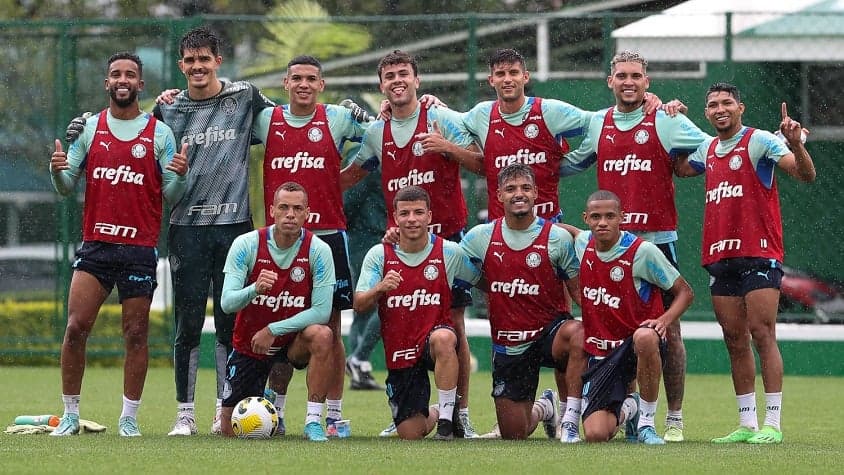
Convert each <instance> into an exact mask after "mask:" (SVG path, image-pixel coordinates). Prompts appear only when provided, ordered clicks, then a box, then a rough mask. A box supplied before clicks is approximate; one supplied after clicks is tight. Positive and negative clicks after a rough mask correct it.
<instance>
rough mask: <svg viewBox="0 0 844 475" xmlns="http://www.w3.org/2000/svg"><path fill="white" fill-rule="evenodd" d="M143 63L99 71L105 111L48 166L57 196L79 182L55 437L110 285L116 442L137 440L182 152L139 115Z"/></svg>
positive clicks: (69, 417) (74, 430)
mask: <svg viewBox="0 0 844 475" xmlns="http://www.w3.org/2000/svg"><path fill="white" fill-rule="evenodd" d="M143 87H144V81H143V65H142V63H141V60H140V58H138V56H137V55H135V54H132V53H128V52H123V53H117V54H114V55H112V56H111V57H110V58H109V59H108V63H107V75H106V79H105V90H106V91H108V95H109V106H108V108H107V109H105V110H103V111H102V112H100V113H99V114H96V115H94V116H92V117H90V118H89V119H88V120H87V123H86V124H85V125H86V133H83V134H81V136H80V139H79V140H76V141H75V142H74V143H73V144H72V145H71V146H70V149H69V150H68V153H67V154H65V153H64V152H63V151H62V147H61V142H60V141H59V140H56V149H55V152H54V153H53V155H52V157H51V159H50V177H51V179H52V181H53V185H54V187H55V188H56V191H58V192H59V193H60V194H62V195H68V194H70V193H71V192H72V191H73V189H74V188H75V186H76V184H77V183H78V182H79V180H80V178H82V176H83V175H84V177H85V184H86V189H85V208H84V212H83V217H82V239H83V243H82V247H81V248H80V249H79V251H77V253H76V260H75V261H74V263H73V268H74V273H73V279H72V280H71V283H70V294H69V296H68V305H67V307H68V320H67V329H66V331H65V336H64V342H63V343H62V354H61V367H62V402H63V403H64V415H63V416H62V419H61V422H60V423H59V426H58V427H56V429H55V430H54V431H53V432H52V435H55V436H65V435H73V434H78V433H79V402H80V394H81V389H82V375H83V373H84V371H85V344H86V342H87V340H88V335H89V334H90V333H91V329H92V328H93V326H94V323H95V322H96V320H97V313H98V312H99V310H100V306H101V305H102V304H103V302H104V301H105V299H106V297H108V296H109V294H110V293H111V290H112V289H113V288H114V286H115V285H117V293H118V296H119V298H120V303H121V304H122V307H123V339H124V343H125V347H126V360H125V361H124V364H123V411H122V412H121V414H120V419H119V421H118V433H119V434H120V435H121V436H127V437H133V436H140V435H141V431H140V429H139V428H138V422H137V418H136V415H137V412H138V407H139V406H140V404H141V393H142V392H143V389H144V381H145V379H146V374H147V364H148V361H149V349H148V346H147V334H148V328H149V307H150V303H151V301H152V294H153V291H154V290H155V287H156V285H157V283H156V281H155V269H156V265H157V262H158V253H157V251H156V250H155V245H156V243H157V242H158V235H159V232H160V229H161V213H162V195H163V196H164V198H165V199H166V200H167V201H168V202H169V203H175V202H177V201H178V200H179V199H180V198H181V196H182V193H184V190H185V179H184V175H185V173H186V172H187V162H186V159H185V148H186V147H185V146H184V145H183V146H182V149H181V151H180V153H175V151H176V141H175V139H174V138H173V132H172V131H171V130H170V128H169V127H167V126H166V125H164V123H162V122H160V121H158V120H156V119H155V118H154V117H152V116H151V115H150V114H147V113H144V112H141V110H140V107H139V105H138V93H139V92H140V91H142V90H143Z"/></svg>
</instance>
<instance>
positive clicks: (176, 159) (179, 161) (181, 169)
mask: <svg viewBox="0 0 844 475" xmlns="http://www.w3.org/2000/svg"><path fill="white" fill-rule="evenodd" d="M165 168H166V169H167V170H170V171H171V172H173V173H175V174H176V175H179V176H185V173H187V172H188V144H186V143H183V144H182V150H180V151H179V152H176V153H174V154H173V159H172V160H170V163H168V164H167V167H165Z"/></svg>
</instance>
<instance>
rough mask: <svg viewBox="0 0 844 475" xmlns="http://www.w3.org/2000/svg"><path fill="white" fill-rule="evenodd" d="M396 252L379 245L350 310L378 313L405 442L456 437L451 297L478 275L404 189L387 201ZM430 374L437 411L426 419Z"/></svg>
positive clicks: (426, 208)
mask: <svg viewBox="0 0 844 475" xmlns="http://www.w3.org/2000/svg"><path fill="white" fill-rule="evenodd" d="M392 204H393V209H394V211H393V220H394V221H395V222H396V224H397V225H398V228H399V240H398V244H397V245H393V244H378V245H375V246H373V247H372V249H370V250H369V252H368V253H367V254H366V257H365V258H364V263H363V265H362V272H361V278H360V279H359V280H358V285H357V289H356V291H355V310H356V311H358V312H361V313H363V312H367V311H369V310H371V309H372V308H373V307H374V306H376V305H377V306H378V315H379V318H380V320H381V335H382V337H383V339H384V352H385V356H386V358H385V359H386V361H387V369H388V376H387V397H388V398H389V403H390V408H391V409H392V413H393V423H394V424H395V425H396V428H397V432H398V436H399V437H401V438H402V439H421V438H423V437H425V435H427V434H428V433H429V432H431V430H432V429H433V427H434V423H435V422H436V424H437V434H436V438H437V439H445V440H450V439H453V438H454V437H461V436H462V435H463V434H462V428H461V427H460V418H459V417H458V418H454V412H453V411H454V408H455V405H456V399H457V373H458V362H457V353H456V347H457V344H458V343H457V336H456V334H455V332H454V329H453V326H452V323H451V312H450V311H449V310H448V309H449V308H451V305H450V303H451V295H452V292H451V289H452V285H453V284H454V282H455V281H457V280H463V281H464V282H477V280H478V279H479V275H478V273H477V269H475V267H474V266H472V265H471V264H470V263H469V261H468V260H467V259H466V258H465V256H464V254H463V252H462V251H461V250H460V247H459V245H458V244H457V243H454V242H452V241H448V240H445V239H443V238H441V237H438V236H436V235H435V234H433V233H430V232H428V229H429V225H430V223H431V220H432V212H431V201H430V197H429V196H428V193H427V192H426V191H425V190H424V189H422V188H421V187H418V186H409V187H405V188H402V189H401V190H400V191H399V192H398V193H395V195H394V196H393V199H392ZM428 370H433V371H434V381H435V384H436V386H437V389H438V401H439V404H438V406H437V410H436V411H434V412H429V410H428V402H429V400H430V396H431V387H430V383H429V381H428Z"/></svg>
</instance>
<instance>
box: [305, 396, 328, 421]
mask: <svg viewBox="0 0 844 475" xmlns="http://www.w3.org/2000/svg"><path fill="white" fill-rule="evenodd" d="M324 407H325V404H323V403H321V402H310V401H308V410H307V412H305V425H308V424H310V423H311V422H316V423H320V421H321V420H322V409H323V408H324Z"/></svg>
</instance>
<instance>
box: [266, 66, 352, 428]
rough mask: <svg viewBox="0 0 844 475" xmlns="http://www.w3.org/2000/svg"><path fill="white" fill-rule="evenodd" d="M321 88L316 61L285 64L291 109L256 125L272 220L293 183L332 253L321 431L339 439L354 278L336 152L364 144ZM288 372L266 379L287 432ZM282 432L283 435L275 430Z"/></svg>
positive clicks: (309, 224)
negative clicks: (277, 200) (330, 345)
mask: <svg viewBox="0 0 844 475" xmlns="http://www.w3.org/2000/svg"><path fill="white" fill-rule="evenodd" d="M324 88H325V80H324V79H323V78H322V64H320V62H319V61H318V60H317V59H316V58H314V57H313V56H297V57H295V58H293V59H292V60H291V61H290V62H289V63H288V64H287V74H286V75H285V77H284V89H285V90H286V91H287V92H288V94H289V98H290V103H289V104H288V105H284V106H277V107H268V108H265V109H264V110H263V111H262V112H261V114H260V115H259V116H258V119H257V120H256V122H255V126H254V128H255V135H256V137H259V138H260V139H261V140H263V141H264V143H265V144H266V152H265V154H264V168H263V177H264V202H265V206H266V209H267V210H268V212H267V213H268V214H267V222H268V223H269V222H270V220H271V218H270V215H269V210H271V209H272V199H273V191H274V190H275V189H276V188H277V187H278V186H279V185H280V184H282V183H285V182H287V181H295V182H297V183H300V184H301V185H302V186H304V187H305V189H306V190H307V191H308V196H310V202H311V204H312V205H311V208H310V209H311V212H310V214H309V216H308V219H307V221H306V223H305V227H306V228H307V229H308V230H309V231H312V232H314V233H315V234H317V235H318V236H320V239H322V240H323V241H324V242H325V243H326V244H328V245H329V247H330V248H331V254H332V256H333V258H334V269H335V273H336V282H337V288H336V289H335V291H334V299H333V304H332V310H331V319H330V320H329V326H330V327H331V330H332V335H333V336H334V349H335V351H334V353H332V354H331V358H332V360H333V362H334V364H333V366H332V372H331V376H332V377H331V382H330V384H329V390H328V399H327V405H328V412H327V414H326V420H325V422H326V431H327V433H328V434H329V436H337V435H338V433H337V429H336V428H335V427H334V423H335V422H336V421H338V420H340V419H342V399H343V379H344V367H345V362H346V360H345V348H344V346H343V339H342V334H341V333H340V312H341V311H342V310H347V309H350V308H352V286H351V285H352V284H351V282H352V273H351V269H350V266H349V257H348V239H347V236H346V217H345V215H344V214H343V194H342V191H341V190H340V166H341V162H342V160H343V158H342V156H341V154H340V152H341V150H342V148H343V145H344V142H345V141H347V140H351V141H357V142H359V141H360V140H361V137H362V136H363V132H364V130H365V127H366V123H365V122H363V123H361V122H358V121H357V120H355V117H354V115H353V113H352V111H351V110H350V109H348V108H346V107H342V106H336V105H329V104H321V103H318V102H317V101H318V99H319V94H320V93H321V92H322V91H323V90H324ZM289 380H290V373H289V372H288V373H286V374H284V375H283V376H282V377H280V378H275V377H271V378H270V386H271V388H272V389H273V390H275V391H276V393H277V394H278V396H277V397H276V401H275V403H276V407H277V409H278V410H279V415H280V416H281V417H282V419H281V420H280V422H279V424H280V425H279V426H280V427H284V422H283V415H284V402H285V399H286V394H287V384H288V383H289ZM280 432H283V431H280Z"/></svg>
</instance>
